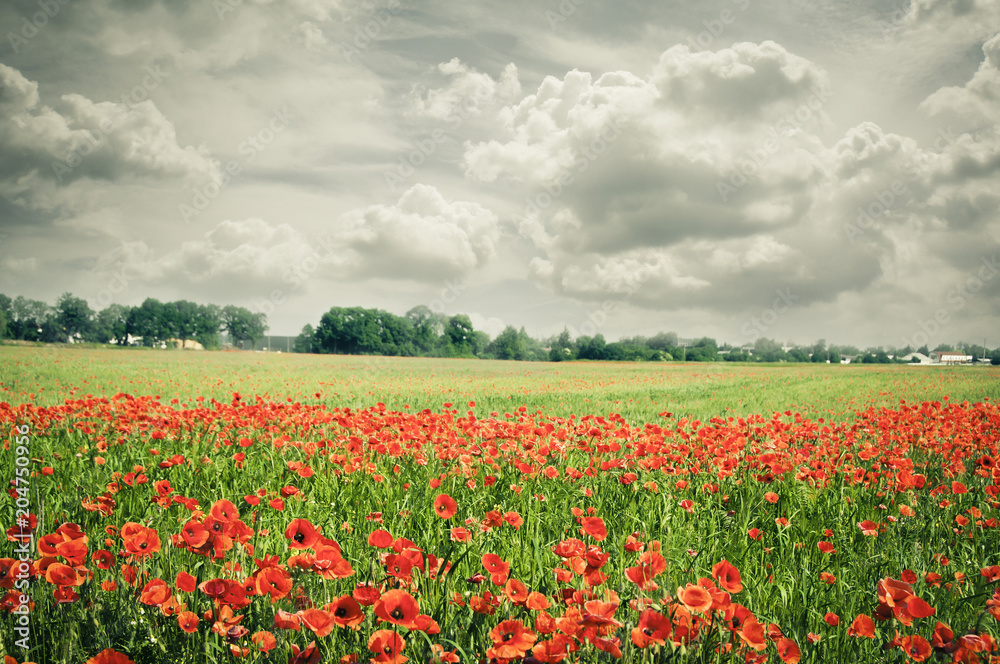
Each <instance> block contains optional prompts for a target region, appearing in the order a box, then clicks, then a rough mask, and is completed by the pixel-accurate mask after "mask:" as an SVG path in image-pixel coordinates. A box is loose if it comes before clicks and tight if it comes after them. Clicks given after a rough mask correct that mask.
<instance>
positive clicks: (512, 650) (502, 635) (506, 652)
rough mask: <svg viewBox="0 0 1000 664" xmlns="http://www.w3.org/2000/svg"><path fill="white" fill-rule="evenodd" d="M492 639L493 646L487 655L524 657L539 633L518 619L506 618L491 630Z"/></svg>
mask: <svg viewBox="0 0 1000 664" xmlns="http://www.w3.org/2000/svg"><path fill="white" fill-rule="evenodd" d="M490 639H492V640H493V647H492V648H490V649H488V650H487V651H486V656H487V657H491V658H492V657H496V658H508V659H513V658H517V657H524V654H525V652H527V650H528V649H529V648H530V647H531V646H533V645H534V644H535V641H536V640H537V639H538V635H537V634H535V633H534V632H532V631H531V630H530V629H528V628H527V627H525V626H524V625H522V624H521V622H520V621H518V620H505V621H503V622H502V623H500V624H499V625H497V626H496V627H494V628H493V629H492V630H490Z"/></svg>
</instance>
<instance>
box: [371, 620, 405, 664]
mask: <svg viewBox="0 0 1000 664" xmlns="http://www.w3.org/2000/svg"><path fill="white" fill-rule="evenodd" d="M405 648H406V641H404V640H403V637H401V636H400V635H399V634H396V633H395V632H393V631H392V630H388V629H380V630H378V631H376V632H374V633H373V634H372V635H371V636H370V637H369V638H368V650H370V651H372V652H373V653H375V657H372V658H371V661H372V662H373V663H375V664H404V662H406V661H407V658H406V657H404V656H403V655H402V654H401V653H402V652H403V650H404V649H405Z"/></svg>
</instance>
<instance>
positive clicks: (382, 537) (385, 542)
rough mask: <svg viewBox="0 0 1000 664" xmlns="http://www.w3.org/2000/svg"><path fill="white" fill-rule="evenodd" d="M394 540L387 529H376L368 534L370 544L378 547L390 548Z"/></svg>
mask: <svg viewBox="0 0 1000 664" xmlns="http://www.w3.org/2000/svg"><path fill="white" fill-rule="evenodd" d="M393 542H395V539H393V537H392V535H390V534H389V531H387V530H376V531H375V532H373V533H372V534H371V535H369V536H368V546H374V547H375V548H376V549H388V548H389V547H390V546H392V544H393Z"/></svg>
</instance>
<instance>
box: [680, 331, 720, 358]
mask: <svg viewBox="0 0 1000 664" xmlns="http://www.w3.org/2000/svg"><path fill="white" fill-rule="evenodd" d="M685 359H687V361H689V362H718V361H719V347H718V345H717V344H716V342H715V339H712V338H711V337H702V338H701V339H698V340H697V341H695V342H694V343H693V344H691V347H690V348H688V349H687V353H686V354H685Z"/></svg>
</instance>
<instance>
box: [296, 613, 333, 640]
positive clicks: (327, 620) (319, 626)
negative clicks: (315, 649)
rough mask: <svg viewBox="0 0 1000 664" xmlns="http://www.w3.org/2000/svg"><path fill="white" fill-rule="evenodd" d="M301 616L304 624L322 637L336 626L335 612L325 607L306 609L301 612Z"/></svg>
mask: <svg viewBox="0 0 1000 664" xmlns="http://www.w3.org/2000/svg"><path fill="white" fill-rule="evenodd" d="M299 617H300V618H301V620H302V624H303V625H305V626H306V627H308V628H309V629H310V630H311V631H312V632H313V633H314V634H315V635H316V636H318V637H320V638H322V637H324V636H326V635H327V634H329V633H330V632H332V631H333V628H334V627H335V626H336V622H335V621H334V619H333V614H332V613H330V612H329V611H324V610H323V609H306V610H305V611H301V612H300V613H299Z"/></svg>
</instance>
